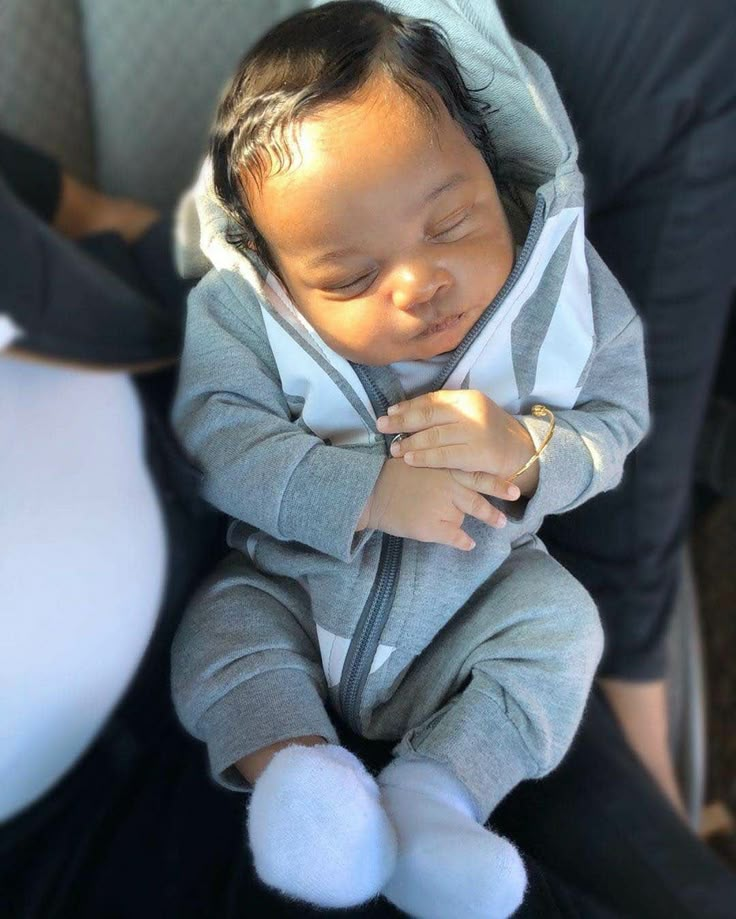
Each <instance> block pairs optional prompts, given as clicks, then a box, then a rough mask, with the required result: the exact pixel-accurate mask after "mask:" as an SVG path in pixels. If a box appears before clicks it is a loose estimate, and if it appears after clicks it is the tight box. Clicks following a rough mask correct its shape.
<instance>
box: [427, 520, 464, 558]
mask: <svg viewBox="0 0 736 919" xmlns="http://www.w3.org/2000/svg"><path fill="white" fill-rule="evenodd" d="M460 522H461V523H462V520H461V521H460ZM431 541H432V542H435V543H438V544H439V545H442V546H452V547H453V548H455V549H462V551H463V552H470V550H471V549H475V541H474V540H472V539H471V538H470V536H468V534H467V533H466V532H465V531H464V530H461V529H460V524H458V523H450V522H449V521H444V520H443V521H441V522H440V523H438V524H437V526H436V529H435V533H434V535H433V537H432V540H431Z"/></svg>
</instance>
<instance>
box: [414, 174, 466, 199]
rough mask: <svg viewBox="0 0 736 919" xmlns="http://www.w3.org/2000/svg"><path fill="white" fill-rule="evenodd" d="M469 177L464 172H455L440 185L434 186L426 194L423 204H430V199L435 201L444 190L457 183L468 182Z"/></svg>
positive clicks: (453, 186)
mask: <svg viewBox="0 0 736 919" xmlns="http://www.w3.org/2000/svg"><path fill="white" fill-rule="evenodd" d="M467 179H468V177H467V176H466V175H465V174H464V173H462V172H454V173H453V174H452V175H451V176H450V178H449V179H448V180H447V181H446V182H443V183H442V185H438V186H437V188H433V189H432V191H431V192H429V194H428V195H427V196H426V198H425V199H424V201H423V202H422V204H429V202H430V201H434V200H435V198H439V196H440V195H441V194H442V192H444V191H449V190H450V189H451V188H455V187H456V186H457V185H462V183H463V182H466V181H467Z"/></svg>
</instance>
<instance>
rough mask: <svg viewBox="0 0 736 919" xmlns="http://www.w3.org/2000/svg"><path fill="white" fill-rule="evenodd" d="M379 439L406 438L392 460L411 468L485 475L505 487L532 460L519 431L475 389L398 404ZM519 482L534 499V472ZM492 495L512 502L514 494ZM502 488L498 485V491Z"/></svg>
mask: <svg viewBox="0 0 736 919" xmlns="http://www.w3.org/2000/svg"><path fill="white" fill-rule="evenodd" d="M377 427H378V430H379V431H380V432H381V433H382V434H410V435H411V436H410V437H405V438H403V439H402V440H400V441H397V442H395V443H394V444H393V445H392V447H391V454H392V456H395V457H401V458H402V459H403V460H404V462H406V463H408V464H409V465H411V466H424V467H432V468H435V469H456V470H463V471H465V472H484V473H489V474H491V475H493V476H496V477H497V478H498V481H499V483H503V482H505V480H506V479H507V478H508V476H510V475H513V473H514V472H515V471H516V470H517V469H520V468H521V467H522V466H523V465H524V463H525V462H526V461H527V460H528V459H529V458H530V457H531V456H532V455H533V453H534V445H533V443H532V439H531V437H530V436H529V433H528V432H527V430H526V429H525V428H524V426H523V425H521V424H519V422H518V421H517V420H516V419H515V418H514V417H513V416H512V415H509V414H508V413H507V412H505V411H504V410H503V409H502V408H501V407H500V406H499V405H497V404H496V403H495V402H493V401H492V400H491V399H489V398H488V396H486V395H485V394H484V393H482V392H478V391H477V390H474V389H458V390H453V389H441V390H438V391H437V392H430V393H426V394H425V395H423V396H417V398H416V399H410V400H409V401H407V402H399V403H397V404H396V405H393V406H391V408H389V410H388V415H382V416H381V417H380V418H379V419H378V421H377ZM530 472H531V473H532V474H531V475H528V474H527V475H525V476H524V480H523V481H522V480H521V479H520V480H519V486H520V487H521V494H525V495H527V496H528V495H530V494H533V493H534V491H535V489H536V485H537V474H536V470H535V471H534V472H532V471H531V470H530ZM506 484H507V486H508V489H509V490H507V491H504V490H500V491H495V492H494V494H497V495H498V496H499V497H502V498H506V499H507V500H508V499H511V500H514V499H515V498H518V497H519V493H520V491H519V488H517V486H516V485H509V484H508V483H506ZM498 487H499V488H500V487H501V484H499V486H498Z"/></svg>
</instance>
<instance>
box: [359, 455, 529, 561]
mask: <svg viewBox="0 0 736 919" xmlns="http://www.w3.org/2000/svg"><path fill="white" fill-rule="evenodd" d="M517 491H518V489H517ZM483 495H496V496H497V497H505V498H508V497H510V496H509V495H508V493H507V491H506V483H500V484H499V480H498V478H497V477H496V476H493V475H488V474H486V473H480V472H476V473H469V472H459V471H456V470H450V469H412V468H411V467H410V466H407V465H406V463H404V462H403V460H400V459H389V460H387V461H386V462H385V463H384V466H383V469H382V470H381V474H380V475H379V476H378V480H377V481H376V486H375V488H374V489H373V494H372V495H371V498H370V500H369V502H368V504H367V505H366V509H365V511H364V512H363V516H362V517H361V521H360V523H359V525H358V529H359V530H361V529H366V528H368V529H375V530H382V531H383V532H384V533H391V534H392V535H393V536H403V537H406V538H408V539H417V540H419V541H420V542H434V543H439V544H440V545H445V546H454V547H455V548H457V549H464V550H465V551H469V550H470V549H473V548H475V543H474V542H473V540H472V539H471V538H470V537H469V536H468V534H467V533H465V532H464V531H463V530H462V525H463V521H464V519H465V515H466V514H468V515H470V516H471V517H475V518H477V519H478V520H482V521H483V523H487V524H488V525H489V526H493V527H502V526H505V524H506V517H505V516H504V514H502V513H501V511H499V510H498V509H497V508H495V507H494V506H493V505H492V504H489V503H488V501H486V499H485V498H484V497H483Z"/></svg>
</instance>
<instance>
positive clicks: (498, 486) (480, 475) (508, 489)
mask: <svg viewBox="0 0 736 919" xmlns="http://www.w3.org/2000/svg"><path fill="white" fill-rule="evenodd" d="M450 472H451V473H452V477H453V478H454V479H455V481H457V482H459V483H460V484H461V485H464V486H465V488H470V489H472V491H478V492H480V493H481V494H482V495H490V496H491V497H493V498H503V500H504V501H516V499H517V498H518V497H519V495H520V494H521V492H520V491H519V486H518V485H514V484H512V483H511V482H507V481H506V479H502V478H501V476H500V475H494V474H493V473H492V472H464V471H462V470H461V469H458V468H451V469H450Z"/></svg>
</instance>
